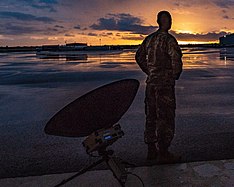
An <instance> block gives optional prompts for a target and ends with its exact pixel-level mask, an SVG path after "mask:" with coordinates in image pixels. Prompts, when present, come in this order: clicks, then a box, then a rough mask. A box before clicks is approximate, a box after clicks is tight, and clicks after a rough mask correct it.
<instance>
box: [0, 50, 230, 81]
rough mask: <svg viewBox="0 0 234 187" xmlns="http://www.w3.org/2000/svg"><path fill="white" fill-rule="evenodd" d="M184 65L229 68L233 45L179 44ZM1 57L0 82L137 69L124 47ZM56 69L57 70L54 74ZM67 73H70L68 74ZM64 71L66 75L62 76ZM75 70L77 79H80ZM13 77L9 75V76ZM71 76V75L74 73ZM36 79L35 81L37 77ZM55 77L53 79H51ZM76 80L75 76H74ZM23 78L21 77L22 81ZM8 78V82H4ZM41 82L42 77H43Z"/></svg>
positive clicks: (4, 54) (133, 52) (204, 67)
mask: <svg viewBox="0 0 234 187" xmlns="http://www.w3.org/2000/svg"><path fill="white" fill-rule="evenodd" d="M182 51H183V63H184V69H207V68H227V67H229V68H232V67H233V64H234V61H233V59H234V48H222V49H206V48H182ZM0 55H1V59H0V67H1V68H0V78H1V80H0V83H2V84H8V83H10V82H11V84H14V82H18V81H19V80H21V79H22V81H23V80H25V81H26V79H33V80H34V81H32V80H28V81H26V82H29V83H30V82H32V83H35V82H40V81H39V80H40V79H41V78H42V77H43V78H44V79H46V77H47V78H48V81H50V79H49V77H57V78H58V77H60V76H61V77H60V78H58V80H61V79H63V78H66V80H67V81H71V80H70V79H68V78H67V77H72V76H74V73H76V74H77V73H78V74H79V73H81V72H82V73H85V72H86V73H87V75H88V74H91V73H97V72H103V73H104V72H107V71H111V72H115V74H120V73H121V72H132V74H134V73H136V72H139V73H140V70H139V67H138V65H137V64H136V62H135V51H134V50H130V51H129V50H126V51H121V52H119V51H118V52H117V53H113V52H110V53H103V54H100V53H96V54H95V53H94V52H92V53H90V54H75V53H74V52H72V53H71V54H70V53H62V54H47V55H45V54H44V55H43V54H40V55H37V54H35V53H2V54H0ZM55 73H56V74H55ZM69 73H73V75H72V74H70V75H69ZM65 74H67V76H65ZM78 74H77V76H76V77H77V79H80V78H79V77H80V76H79V75H78ZM11 78H12V79H11ZM73 78H74V77H73ZM37 79H38V81H36V80H37ZM53 80H54V79H53ZM75 80H76V79H75ZM22 81H20V82H21V83H22ZM7 82H8V83H7ZM42 82H44V81H42Z"/></svg>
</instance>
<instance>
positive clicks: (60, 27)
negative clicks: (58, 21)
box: [54, 25, 64, 29]
mask: <svg viewBox="0 0 234 187" xmlns="http://www.w3.org/2000/svg"><path fill="white" fill-rule="evenodd" d="M54 27H55V28H59V29H64V26H62V25H55V26H54Z"/></svg>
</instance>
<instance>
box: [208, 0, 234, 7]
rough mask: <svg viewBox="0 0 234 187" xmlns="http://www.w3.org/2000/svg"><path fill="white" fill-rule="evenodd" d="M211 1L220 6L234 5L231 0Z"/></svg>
mask: <svg viewBox="0 0 234 187" xmlns="http://www.w3.org/2000/svg"><path fill="white" fill-rule="evenodd" d="M213 3H214V4H215V5H216V6H218V7H220V8H230V7H232V8H233V6H234V1H233V0H222V1H221V0H214V1H213Z"/></svg>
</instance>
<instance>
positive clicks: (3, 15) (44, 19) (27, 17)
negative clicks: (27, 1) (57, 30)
mask: <svg viewBox="0 0 234 187" xmlns="http://www.w3.org/2000/svg"><path fill="white" fill-rule="evenodd" d="M0 18H1V19H8V18H9V19H12V18H13V19H16V20H20V21H39V22H43V23H52V22H55V20H54V19H52V18H49V17H37V16H34V15H32V14H25V13H21V12H7V11H6V12H0Z"/></svg>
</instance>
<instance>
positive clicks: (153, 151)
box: [147, 143, 158, 160]
mask: <svg viewBox="0 0 234 187" xmlns="http://www.w3.org/2000/svg"><path fill="white" fill-rule="evenodd" d="M157 156H158V150H157V148H156V145H155V143H149V144H148V153H147V160H155V159H156V158H157Z"/></svg>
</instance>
